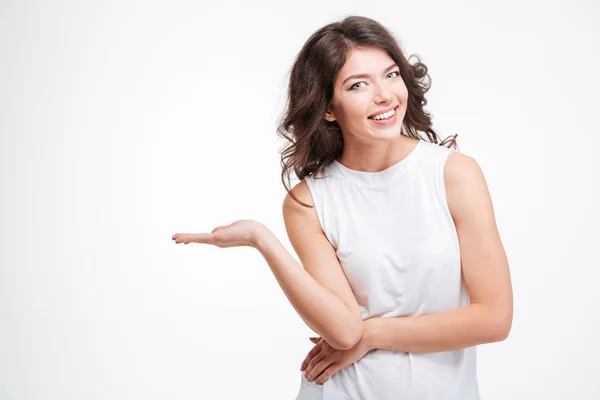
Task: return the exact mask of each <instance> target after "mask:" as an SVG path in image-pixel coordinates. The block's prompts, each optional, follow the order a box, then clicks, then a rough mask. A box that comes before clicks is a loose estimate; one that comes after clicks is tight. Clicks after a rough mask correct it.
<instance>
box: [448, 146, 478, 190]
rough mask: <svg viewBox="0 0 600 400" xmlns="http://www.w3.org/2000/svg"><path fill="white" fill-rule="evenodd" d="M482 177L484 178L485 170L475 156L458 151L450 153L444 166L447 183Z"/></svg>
mask: <svg viewBox="0 0 600 400" xmlns="http://www.w3.org/2000/svg"><path fill="white" fill-rule="evenodd" d="M481 178H483V172H482V170H481V167H480V166H479V163H478V162H477V161H476V160H475V159H474V158H473V157H471V156H468V155H466V154H462V153H459V152H457V151H455V152H451V153H450V154H449V155H448V158H447V160H446V164H445V167H444V179H445V180H446V182H447V183H450V184H452V183H456V182H457V181H465V180H467V181H468V180H472V179H481Z"/></svg>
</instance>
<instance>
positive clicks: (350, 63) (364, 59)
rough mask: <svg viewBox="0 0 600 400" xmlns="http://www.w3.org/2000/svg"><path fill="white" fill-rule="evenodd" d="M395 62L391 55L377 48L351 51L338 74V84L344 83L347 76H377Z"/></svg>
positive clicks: (362, 48)
mask: <svg viewBox="0 0 600 400" xmlns="http://www.w3.org/2000/svg"><path fill="white" fill-rule="evenodd" d="M393 63H394V60H393V59H392V57H390V55H389V54H388V53H387V52H386V51H384V50H381V49H378V48H376V47H361V48H353V49H352V50H350V53H349V54H348V57H347V59H346V62H345V63H344V65H343V66H342V68H341V69H340V72H339V73H338V79H337V81H338V82H343V81H344V79H345V78H346V77H347V76H350V75H355V74H376V73H380V72H381V70H382V69H384V68H386V67H387V66H389V65H390V64H393Z"/></svg>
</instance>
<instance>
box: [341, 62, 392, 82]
mask: <svg viewBox="0 0 600 400" xmlns="http://www.w3.org/2000/svg"><path fill="white" fill-rule="evenodd" d="M394 67H397V65H396V63H393V64H392V65H390V66H389V67H387V68H386V69H384V70H383V72H387V71H389V70H390V69H392V68H394ZM370 77H371V75H369V74H357V75H350V76H349V77H347V78H346V79H344V82H342V86H343V85H344V83H346V81H347V80H349V79H352V78H370Z"/></svg>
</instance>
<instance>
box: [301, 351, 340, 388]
mask: <svg viewBox="0 0 600 400" xmlns="http://www.w3.org/2000/svg"><path fill="white" fill-rule="evenodd" d="M334 362H335V361H334V360H333V359H332V358H331V357H324V358H323V359H322V360H320V361H319V362H318V363H317V364H316V365H315V366H314V368H313V369H312V371H311V372H310V373H309V374H308V376H307V377H306V380H307V381H309V382H310V381H312V380H314V379H317V378H319V376H320V375H321V374H322V373H323V372H324V371H325V370H326V369H327V368H329V366H330V365H331V364H333V363H334Z"/></svg>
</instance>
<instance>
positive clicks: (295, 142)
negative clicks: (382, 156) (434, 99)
mask: <svg viewBox="0 0 600 400" xmlns="http://www.w3.org/2000/svg"><path fill="white" fill-rule="evenodd" d="M361 47H375V48H379V49H381V50H384V51H386V52H387V53H388V54H389V56H390V57H391V58H392V59H393V60H394V61H395V62H396V64H397V65H398V67H399V68H400V75H401V76H402V79H403V81H404V84H405V85H406V88H407V90H408V101H407V108H406V114H405V116H404V120H403V122H402V128H401V134H403V135H405V136H408V137H412V138H414V139H421V140H426V141H429V142H431V143H434V144H439V145H440V146H442V145H445V144H448V146H447V147H453V148H457V143H456V137H457V136H458V134H456V135H454V136H449V137H447V138H446V139H444V141H442V142H441V143H440V138H439V137H438V134H437V133H436V132H435V131H434V130H433V128H432V126H431V125H432V123H431V114H429V113H428V112H427V111H425V110H424V106H425V105H427V99H426V98H425V93H426V92H427V91H428V90H429V88H430V87H431V78H430V76H429V75H428V74H427V66H426V65H425V64H423V63H422V62H421V59H420V58H419V56H418V55H414V54H413V55H411V56H410V57H409V58H408V59H407V58H406V57H405V56H404V52H403V50H402V46H401V44H400V42H399V40H398V39H397V38H396V37H395V36H394V34H393V33H392V32H391V31H389V30H388V29H387V28H386V27H384V26H383V25H381V24H380V23H379V22H377V21H375V20H373V19H370V18H367V17H362V16H348V17H346V18H344V19H343V20H341V21H339V22H333V23H330V24H328V25H325V26H324V27H322V28H320V29H319V30H317V31H316V32H314V33H313V34H312V35H311V36H310V37H309V38H308V40H307V41H306V43H305V44H304V46H303V47H302V50H300V52H299V53H298V55H297V56H296V59H295V61H294V64H293V66H292V69H291V71H290V73H289V74H290V78H289V86H288V93H287V99H286V104H287V105H286V109H285V112H284V115H283V117H282V119H281V120H280V123H279V125H278V127H277V135H278V136H280V137H283V138H284V139H286V140H287V141H289V144H287V147H286V148H284V149H283V150H282V151H281V167H282V171H281V181H282V182H283V186H284V187H285V189H286V191H287V192H288V193H289V194H290V196H291V197H292V198H293V199H294V200H295V201H297V202H298V203H300V204H301V205H303V206H305V207H311V206H310V205H308V204H305V203H303V202H301V201H300V200H298V199H297V198H296V197H295V196H294V194H293V193H292V192H291V188H290V186H289V185H290V174H291V171H292V170H293V171H294V173H295V174H296V176H297V177H298V179H300V180H301V181H302V180H303V179H304V178H305V177H306V176H313V175H314V174H316V173H317V172H319V171H320V170H321V169H322V168H324V167H325V166H327V165H328V164H330V163H331V162H332V161H333V160H334V159H336V158H337V157H339V156H340V155H341V154H342V150H343V148H344V139H343V137H342V131H341V129H340V127H339V125H338V123H337V122H336V121H333V122H329V121H327V120H326V119H325V118H324V117H323V115H324V113H325V112H326V111H327V110H329V109H330V108H331V107H332V105H333V104H332V101H333V87H334V82H335V79H336V77H337V74H338V72H339V71H340V69H341V68H342V66H343V65H344V63H345V62H346V59H347V57H348V56H349V55H350V51H351V50H352V49H354V48H361ZM412 57H415V58H416V60H417V61H416V62H415V63H412V64H411V63H409V59H411V58H412ZM419 132H423V133H424V134H425V135H426V137H425V138H423V137H421V135H420V134H419ZM286 177H287V185H286V182H285V178H286Z"/></svg>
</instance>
